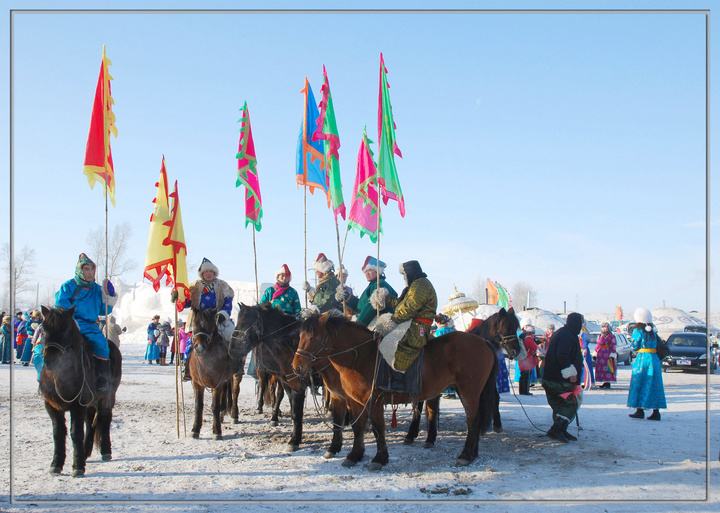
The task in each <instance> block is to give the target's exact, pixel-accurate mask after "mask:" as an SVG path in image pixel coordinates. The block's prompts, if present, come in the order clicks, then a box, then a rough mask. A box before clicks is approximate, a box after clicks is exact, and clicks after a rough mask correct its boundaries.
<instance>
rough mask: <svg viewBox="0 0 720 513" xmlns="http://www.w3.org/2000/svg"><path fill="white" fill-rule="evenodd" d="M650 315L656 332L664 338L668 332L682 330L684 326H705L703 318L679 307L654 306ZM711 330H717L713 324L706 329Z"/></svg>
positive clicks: (667, 335)
mask: <svg viewBox="0 0 720 513" xmlns="http://www.w3.org/2000/svg"><path fill="white" fill-rule="evenodd" d="M652 316H653V324H654V325H655V327H656V328H657V332H658V334H659V335H660V336H661V337H662V338H664V339H667V338H668V337H669V336H670V334H672V333H674V332H676V331H683V330H684V329H685V327H686V326H698V327H700V326H703V327H704V326H705V321H704V320H702V319H699V318H697V317H695V316H693V315H690V314H689V313H687V312H686V311H684V310H680V309H679V308H654V309H653V310H652ZM713 330H714V331H717V329H716V328H715V327H714V326H710V330H708V331H711V332H712V331H713Z"/></svg>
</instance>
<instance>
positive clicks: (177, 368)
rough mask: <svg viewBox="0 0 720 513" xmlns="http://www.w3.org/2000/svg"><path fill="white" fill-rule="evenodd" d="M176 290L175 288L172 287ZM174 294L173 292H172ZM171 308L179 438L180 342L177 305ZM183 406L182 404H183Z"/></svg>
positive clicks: (176, 418)
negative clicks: (173, 323)
mask: <svg viewBox="0 0 720 513" xmlns="http://www.w3.org/2000/svg"><path fill="white" fill-rule="evenodd" d="M173 290H175V292H177V288H174V289H173ZM173 295H174V294H173ZM173 310H175V339H174V340H173V345H174V346H175V430H176V431H177V437H178V440H179V439H180V387H181V386H182V384H181V383H180V365H179V363H180V343H179V340H178V315H177V305H175V304H173ZM183 406H184V405H183Z"/></svg>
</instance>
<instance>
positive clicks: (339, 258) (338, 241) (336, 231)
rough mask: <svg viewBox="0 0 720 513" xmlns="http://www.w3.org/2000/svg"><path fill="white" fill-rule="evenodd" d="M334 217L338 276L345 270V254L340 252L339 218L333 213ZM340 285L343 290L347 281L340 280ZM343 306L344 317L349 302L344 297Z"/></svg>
mask: <svg viewBox="0 0 720 513" xmlns="http://www.w3.org/2000/svg"><path fill="white" fill-rule="evenodd" d="M333 217H335V239H336V240H337V250H338V265H339V266H340V267H338V269H339V271H338V274H340V273H341V272H342V269H343V263H342V261H343V252H342V251H340V227H339V226H338V220H337V216H335V215H334V213H333ZM340 285H341V286H342V287H343V288H344V287H345V280H344V279H342V280H340ZM342 304H343V315H344V314H345V311H346V310H347V301H346V299H345V296H344V295H343V300H342Z"/></svg>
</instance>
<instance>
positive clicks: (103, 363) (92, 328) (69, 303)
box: [55, 253, 117, 393]
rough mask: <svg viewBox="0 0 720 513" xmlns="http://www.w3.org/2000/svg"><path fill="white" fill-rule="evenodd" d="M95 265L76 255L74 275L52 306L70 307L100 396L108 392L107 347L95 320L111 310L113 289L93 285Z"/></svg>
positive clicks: (104, 282) (108, 365) (110, 285)
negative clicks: (87, 346) (88, 353)
mask: <svg viewBox="0 0 720 513" xmlns="http://www.w3.org/2000/svg"><path fill="white" fill-rule="evenodd" d="M95 269H96V267H95V263H94V262H93V261H92V260H90V259H89V258H88V256H87V255H86V254H85V253H80V256H79V258H78V262H77V265H76V266H75V276H74V277H73V278H71V279H69V280H68V281H66V282H65V283H63V284H62V285H61V286H60V290H58V291H57V293H56V294H55V307H57V308H64V309H66V310H67V309H69V308H72V307H74V308H75V313H74V314H73V318H74V319H75V322H76V323H77V325H78V328H80V333H82V334H83V335H85V338H87V340H88V341H89V342H90V346H91V347H92V352H93V355H94V356H95V359H94V360H95V371H96V373H97V382H96V389H97V391H98V392H100V393H104V392H108V391H109V390H110V348H109V346H108V341H107V339H106V338H105V337H104V336H103V334H102V332H101V331H100V327H99V326H98V323H97V319H98V316H100V315H105V311H106V307H107V312H108V313H109V312H111V311H112V307H113V305H114V304H115V303H116V302H117V296H116V295H115V289H114V287H113V286H112V283H110V281H108V280H107V279H106V280H103V284H102V287H101V286H100V285H98V284H97V283H95Z"/></svg>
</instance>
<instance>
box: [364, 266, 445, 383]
mask: <svg viewBox="0 0 720 513" xmlns="http://www.w3.org/2000/svg"><path fill="white" fill-rule="evenodd" d="M400 274H402V275H403V277H404V278H405V283H406V284H407V286H406V287H405V289H403V291H402V294H400V297H399V298H394V297H392V296H391V295H390V291H389V290H388V289H386V288H379V289H377V290H376V291H375V292H373V293H372V295H371V296H370V304H371V305H372V306H373V307H374V308H376V309H380V310H383V309H385V308H388V307H389V308H393V309H394V313H393V314H384V315H383V316H381V317H379V318H378V320H377V324H376V325H375V332H376V333H378V334H379V335H380V336H381V337H384V336H385V335H387V334H388V333H390V332H391V331H392V330H394V329H395V328H396V327H397V325H398V324H400V323H401V322H405V321H412V322H411V323H410V327H409V329H408V330H407V332H406V333H405V335H403V337H402V339H400V342H398V346H397V349H396V350H395V358H394V361H393V363H392V365H393V368H394V369H395V370H397V371H399V372H405V371H406V370H408V369H409V368H410V365H412V363H413V362H414V361H415V359H416V358H417V356H418V355H419V354H420V350H421V349H422V348H423V347H425V344H427V341H428V339H429V337H430V327H431V326H432V323H433V320H434V319H435V314H436V313H437V304H438V300H437V294H436V293H435V287H433V285H432V283H430V280H428V279H427V274H425V273H424V272H423V270H422V268H421V267H420V263H419V262H418V261H417V260H410V261H408V262H405V263H403V264H402V265H400Z"/></svg>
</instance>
